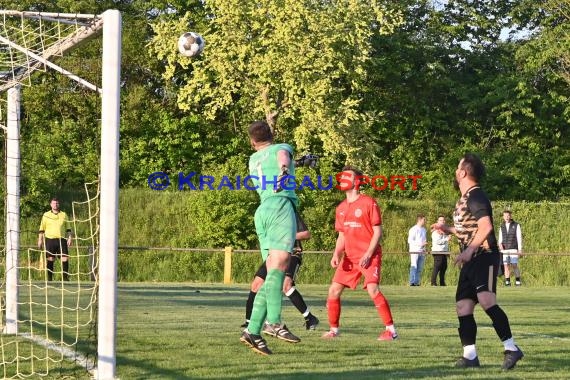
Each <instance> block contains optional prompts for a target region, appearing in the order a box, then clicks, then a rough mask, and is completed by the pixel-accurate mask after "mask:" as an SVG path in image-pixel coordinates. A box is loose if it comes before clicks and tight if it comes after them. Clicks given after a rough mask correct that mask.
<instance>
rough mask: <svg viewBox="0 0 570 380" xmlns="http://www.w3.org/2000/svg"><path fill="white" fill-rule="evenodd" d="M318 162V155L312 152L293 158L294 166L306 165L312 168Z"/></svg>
mask: <svg viewBox="0 0 570 380" xmlns="http://www.w3.org/2000/svg"><path fill="white" fill-rule="evenodd" d="M318 162H319V156H316V155H314V154H306V155H304V156H302V157H299V158H298V159H296V160H295V166H296V167H300V166H307V167H309V168H311V169H314V168H315V167H316V166H317V164H318Z"/></svg>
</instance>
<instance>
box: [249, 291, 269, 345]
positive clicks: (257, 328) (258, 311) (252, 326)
mask: <svg viewBox="0 0 570 380" xmlns="http://www.w3.org/2000/svg"><path fill="white" fill-rule="evenodd" d="M266 284H267V281H266V282H265V283H263V285H262V286H261V288H259V290H258V292H257V294H256V295H255V300H254V301H253V309H252V310H251V317H250V319H249V325H248V326H247V330H248V331H249V332H250V333H252V334H255V335H259V333H260V332H261V326H262V325H263V322H265V317H266V315H267V301H266V297H265V288H266Z"/></svg>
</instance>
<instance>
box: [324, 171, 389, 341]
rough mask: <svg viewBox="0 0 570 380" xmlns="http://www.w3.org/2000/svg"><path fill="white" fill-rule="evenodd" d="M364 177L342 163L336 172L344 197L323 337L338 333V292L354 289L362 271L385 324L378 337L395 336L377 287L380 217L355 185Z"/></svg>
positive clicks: (375, 206) (338, 210) (337, 222)
mask: <svg viewBox="0 0 570 380" xmlns="http://www.w3.org/2000/svg"><path fill="white" fill-rule="evenodd" d="M363 178H364V177H363V176H362V172H361V171H359V170H358V169H356V168H353V167H350V166H345V167H344V168H343V169H342V173H341V174H340V175H339V178H338V180H339V183H340V184H339V186H337V188H339V189H340V190H342V191H344V192H345V193H346V199H345V200H344V201H343V202H342V203H341V204H340V205H339V206H338V207H337V208H336V220H335V229H336V230H337V231H338V238H337V240H336V246H335V250H334V252H333V256H332V259H331V266H332V267H333V268H336V272H335V274H334V277H333V279H332V283H331V286H330V288H329V294H328V298H327V311H328V317H329V324H330V331H328V332H327V333H325V334H324V335H323V338H325V339H331V338H336V337H338V336H339V320H340V309H341V307H340V296H341V294H342V292H343V290H344V288H346V287H349V288H351V289H356V286H357V285H358V282H359V281H360V277H362V276H363V275H364V288H366V290H367V291H368V294H369V295H370V298H372V301H373V302H374V306H376V310H377V311H378V315H379V316H380V318H381V319H382V321H383V322H384V325H385V326H386V329H385V331H383V332H381V333H380V335H379V336H378V340H394V339H396V338H397V337H398V334H397V333H396V329H395V328H394V322H393V320H392V313H391V311H390V306H389V305H388V301H387V300H386V298H384V295H383V294H382V292H380V290H379V289H378V285H379V283H380V269H381V267H382V248H381V247H380V245H379V244H378V242H379V241H380V238H381V237H382V217H381V215H380V208H379V207H378V204H377V203H376V201H375V200H374V199H373V198H371V197H369V196H367V195H364V194H360V192H359V188H360V185H361V180H362V179H363Z"/></svg>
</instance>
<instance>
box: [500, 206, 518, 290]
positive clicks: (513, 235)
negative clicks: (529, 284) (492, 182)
mask: <svg viewBox="0 0 570 380" xmlns="http://www.w3.org/2000/svg"><path fill="white" fill-rule="evenodd" d="M499 249H500V250H501V252H502V253H503V265H504V269H505V271H504V273H505V285H506V286H511V271H510V267H512V269H513V273H514V275H515V286H520V285H521V272H520V268H519V259H520V257H521V255H522V232H521V225H520V224H518V223H517V222H515V221H514V220H513V218H512V215H511V212H510V211H509V210H505V211H503V223H501V228H500V229H499ZM511 253H517V254H516V255H512V254H511Z"/></svg>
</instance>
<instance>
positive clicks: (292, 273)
mask: <svg viewBox="0 0 570 380" xmlns="http://www.w3.org/2000/svg"><path fill="white" fill-rule="evenodd" d="M301 263H302V258H301V255H300V254H291V256H290V258H289V266H288V267H287V270H286V271H285V276H287V277H289V278H291V280H293V285H295V277H297V273H298V272H299V268H300V267H301ZM255 277H259V278H262V279H263V280H265V278H266V277H267V266H266V265H265V261H264V262H263V263H261V266H260V267H259V269H258V270H257V272H255Z"/></svg>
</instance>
